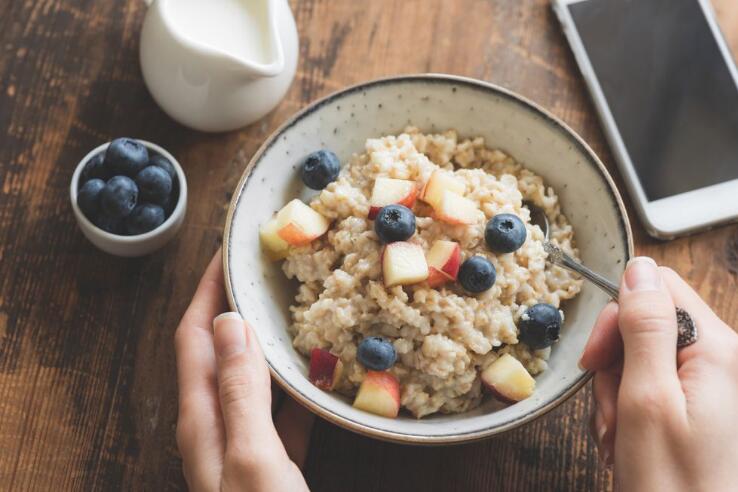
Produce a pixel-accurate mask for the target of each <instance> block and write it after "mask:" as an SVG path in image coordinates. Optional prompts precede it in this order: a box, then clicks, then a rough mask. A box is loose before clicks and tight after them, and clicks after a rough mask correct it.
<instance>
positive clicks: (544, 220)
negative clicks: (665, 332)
mask: <svg viewBox="0 0 738 492" xmlns="http://www.w3.org/2000/svg"><path fill="white" fill-rule="evenodd" d="M523 206H524V207H527V208H528V210H530V222H531V223H532V224H535V225H537V226H538V227H540V228H541V230H542V231H543V235H544V237H545V240H544V242H543V249H544V250H546V253H548V261H550V262H551V263H553V264H554V265H558V266H560V267H562V268H566V269H567V270H571V271H572V272H575V273H578V274H579V275H581V276H582V277H584V278H586V279H587V280H589V281H590V282H592V283H593V284H595V285H596V286H597V287H599V288H600V289H602V290H603V291H605V292H606V293H607V294H608V295H609V296H610V297H611V298H612V299H613V300H614V301H616V302H617V300H618V293H619V292H620V287H618V285H617V284H616V283H614V282H611V281H610V280H608V279H607V278H605V277H603V276H602V275H600V274H599V273H597V272H593V271H592V270H590V269H589V268H587V267H586V266H584V265H582V264H581V263H579V262H578V261H577V260H575V259H574V258H572V257H571V256H569V255H567V254H566V253H564V252H563V251H562V250H561V248H559V247H558V246H556V245H555V244H553V243H552V242H551V241H549V240H548V233H549V226H548V217H546V213H545V212H544V211H543V210H542V209H541V208H540V207H537V206H536V205H533V204H532V203H530V202H523ZM676 318H677V328H678V331H679V335H678V336H677V347H680V348H681V347H686V346H687V345H692V344H693V343H694V342H696V341H697V325H695V323H694V321H693V320H692V317H691V316H690V315H689V313H688V312H687V311H685V310H684V309H682V308H680V307H678V308H676Z"/></svg>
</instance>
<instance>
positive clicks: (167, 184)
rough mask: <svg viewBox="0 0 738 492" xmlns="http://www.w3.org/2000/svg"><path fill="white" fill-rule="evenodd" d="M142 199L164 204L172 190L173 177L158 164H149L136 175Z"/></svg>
mask: <svg viewBox="0 0 738 492" xmlns="http://www.w3.org/2000/svg"><path fill="white" fill-rule="evenodd" d="M136 185H137V186H138V190H139V192H140V193H141V201H143V202H149V203H155V204H157V205H161V206H164V205H166V204H167V202H168V201H169V195H170V194H171V192H172V178H170V177H169V175H168V174H167V172H166V171H165V170H164V169H162V168H160V167H157V166H147V167H145V168H143V170H142V171H141V172H140V173H138V174H137V175H136Z"/></svg>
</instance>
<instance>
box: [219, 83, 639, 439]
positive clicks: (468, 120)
mask: <svg viewBox="0 0 738 492" xmlns="http://www.w3.org/2000/svg"><path fill="white" fill-rule="evenodd" d="M408 124H412V125H414V126H417V127H419V128H420V129H421V130H423V131H426V132H436V131H442V130H446V129H449V128H454V129H456V130H457V131H458V132H459V134H460V135H462V136H477V135H479V136H482V137H484V139H485V141H486V144H487V145H489V146H491V147H498V148H500V149H502V150H504V151H505V152H507V153H509V154H511V155H512V156H514V157H515V158H516V159H517V160H519V161H520V162H522V163H523V164H524V165H525V166H526V167H527V168H528V169H530V170H531V171H533V172H535V173H537V174H539V175H541V176H542V177H543V178H544V180H545V181H546V183H547V185H549V186H552V187H553V188H554V189H555V190H556V192H557V193H558V195H559V197H560V200H561V205H562V207H563V210H564V212H565V213H566V215H567V217H568V218H569V220H570V221H571V223H572V225H573V226H574V228H575V233H576V240H577V244H578V246H579V250H580V253H581V257H582V259H583V261H584V262H585V263H586V264H587V265H589V266H591V267H592V268H594V269H595V270H597V271H599V272H601V273H602V274H604V275H606V276H607V277H609V278H612V279H619V278H620V276H621V274H622V272H623V270H624V266H625V264H626V262H627V260H628V258H629V257H630V256H631V255H632V251H633V245H632V237H631V231H630V226H629V224H628V219H627V215H626V213H625V209H624V206H623V202H622V200H621V198H620V195H619V194H618V191H617V190H616V188H615V185H614V184H613V181H612V179H611V177H610V176H609V175H608V173H607V171H606V170H605V167H604V166H603V164H602V162H600V160H599V159H598V158H597V156H596V155H595V154H594V152H593V151H592V149H590V148H589V147H588V146H587V144H586V143H584V141H583V140H582V139H581V138H580V137H579V136H577V135H576V134H575V133H574V132H573V131H572V130H571V129H570V128H568V127H567V126H566V125H565V124H564V123H562V122H561V121H560V120H559V119H557V118H556V117H554V116H553V115H551V114H550V113H549V112H547V111H545V110H543V109H542V108H540V107H538V106H537V105H536V104H534V103H532V102H530V101H528V100H527V99H525V98H523V97H521V96H519V95H516V94H514V93H512V92H510V91H508V90H506V89H503V88H500V87H497V86H494V85H491V84H488V83H485V82H480V81H476V80H471V79H466V78H460V77H453V76H447V75H418V76H403V77H396V78H390V79H382V80H376V81H372V82H368V83H365V84H361V85H358V86H355V87H351V88H348V89H346V90H343V91H340V92H337V93H335V94H333V95H330V96H328V97H326V98H324V99H322V100H320V101H317V102H315V103H313V104H311V105H310V106H308V107H307V108H305V109H304V110H302V111H301V112H299V113H298V114H297V115H295V116H294V117H292V118H291V119H290V120H289V121H287V122H286V123H285V124H284V125H282V127H281V128H279V129H278V130H277V131H276V132H275V133H274V134H273V135H272V136H271V137H269V139H268V140H267V141H266V142H265V143H264V145H262V147H261V149H259V151H258V152H257V153H256V154H255V155H254V157H253V159H252V160H251V162H250V163H249V165H248V166H247V168H246V170H245V172H244V174H243V177H242V178H241V181H240V182H239V184H238V187H237V189H236V192H235V194H234V196H233V201H232V203H231V207H230V210H229V213H228V218H227V222H226V228H225V237H224V248H225V254H224V267H225V272H226V288H227V292H228V298H229V301H230V303H231V306H232V308H233V309H234V310H237V311H239V312H240V313H241V314H242V315H243V316H244V318H246V319H248V320H249V321H251V323H252V324H253V326H254V327H255V328H256V333H257V335H258V338H259V341H260V342H261V345H262V347H263V348H264V353H265V355H266V358H267V361H268V363H269V366H270V369H271V372H272V375H273V377H274V378H275V379H276V380H277V382H278V383H279V384H280V385H281V386H282V387H283V388H284V389H285V390H286V391H287V393H288V394H289V395H291V396H292V397H293V398H295V399H296V400H298V401H299V402H301V403H302V404H303V405H305V406H306V407H308V408H309V409H310V410H312V411H313V412H315V413H316V414H318V415H319V416H321V417H323V418H325V419H326V420H329V421H331V422H333V423H335V424H337V425H340V426H342V427H345V428H347V429H350V430H352V431H355V432H358V433H361V434H364V435H368V436H372V437H376V438H380V439H385V440H391V441H397V442H405V443H416V444H444V443H457V442H465V441H471V440H475V439H480V438H484V437H487V436H491V435H493V434H497V433H500V432H503V431H506V430H509V429H512V428H515V427H517V426H520V425H522V424H525V423H527V422H530V421H531V420H533V419H535V418H536V417H539V416H541V415H543V414H544V413H546V412H548V411H549V410H551V409H552V408H554V407H555V406H556V405H559V404H560V403H562V402H563V401H564V400H566V399H567V398H568V397H570V396H571V395H572V394H574V393H575V392H576V391H577V390H578V389H579V388H581V387H582V385H584V384H585V382H586V381H587V379H588V374H587V373H585V372H583V371H582V370H580V369H579V368H578V367H577V362H578V360H579V357H580V355H581V353H582V350H583V349H584V345H585V343H586V341H587V338H588V337H589V334H590V331H591V329H592V326H593V324H594V322H595V318H596V317H597V314H598V313H599V311H600V309H601V308H602V307H603V306H604V305H605V304H606V303H607V301H608V297H607V296H606V295H605V294H603V293H602V292H601V291H599V290H598V289H597V288H596V287H594V286H593V285H591V284H588V283H585V284H584V286H583V288H582V292H581V294H580V295H579V296H578V297H577V298H576V299H574V300H572V301H570V302H567V303H566V304H564V306H563V309H564V312H565V314H566V322H565V326H564V328H563V331H562V334H561V340H560V341H559V343H558V344H556V345H555V346H554V347H553V350H552V354H551V359H550V367H549V370H548V371H545V372H544V373H543V374H541V375H539V376H538V377H537V378H536V385H537V387H536V391H535V393H534V394H533V396H531V397H530V398H528V399H526V400H523V401H521V402H519V403H516V404H514V405H510V406H507V407H502V408H500V405H499V404H497V403H495V402H494V400H493V399H492V398H489V399H486V400H485V402H484V403H483V404H482V405H481V406H480V407H478V408H476V409H474V410H472V411H469V412H466V413H461V414H454V415H435V416H430V417H426V418H423V419H420V420H418V419H415V418H413V417H411V416H409V414H404V413H402V412H401V414H400V416H399V417H398V418H396V419H388V418H384V417H379V416H376V415H372V414H370V413H366V412H363V411H361V410H357V409H355V408H353V407H352V406H351V401H349V399H347V398H344V397H342V396H340V395H337V394H335V393H328V392H324V391H321V390H319V389H318V388H316V387H315V386H313V385H312V384H311V383H310V382H309V381H308V379H307V372H308V360H307V359H306V358H305V357H303V356H301V355H300V354H299V353H298V352H297V351H296V350H295V349H294V348H293V347H292V344H291V340H290V335H289V334H288V332H287V327H288V326H289V323H290V312H289V309H288V307H289V305H290V303H291V301H292V300H293V297H294V294H295V292H296V285H295V284H294V283H292V282H291V281H289V280H287V279H286V278H285V276H284V274H283V273H282V270H281V268H280V266H279V264H275V263H271V262H270V261H268V260H267V259H266V258H265V257H264V256H263V255H262V253H261V250H260V246H259V238H258V226H259V224H260V223H263V222H265V221H266V220H267V219H269V218H270V217H271V216H272V214H273V213H274V212H275V211H276V210H278V209H279V208H281V207H282V206H283V205H284V204H285V203H287V201H289V200H290V199H292V198H295V197H296V196H299V197H301V198H303V199H306V198H308V197H309V196H311V195H312V194H313V193H315V192H310V191H309V190H307V189H306V188H305V187H304V186H302V184H301V182H300V178H299V173H298V172H297V169H298V165H299V164H300V160H301V158H302V157H303V156H305V155H306V154H308V153H309V152H311V151H313V150H316V149H318V148H321V147H323V148H328V149H331V150H333V151H334V152H336V154H337V155H338V157H339V158H340V159H341V161H342V162H345V161H346V160H347V159H348V158H349V157H350V156H351V154H353V153H361V152H363V151H364V142H365V140H366V139H367V138H369V137H377V136H381V135H387V134H398V133H400V132H402V130H403V129H404V128H405V126H406V125H408Z"/></svg>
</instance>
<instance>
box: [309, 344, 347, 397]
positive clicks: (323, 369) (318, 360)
mask: <svg viewBox="0 0 738 492" xmlns="http://www.w3.org/2000/svg"><path fill="white" fill-rule="evenodd" d="M342 374H343V362H341V359H339V358H338V357H337V356H335V355H333V354H332V353H330V352H329V351H327V350H326V349H322V348H314V349H313V350H312V351H311V352H310V373H309V374H308V379H309V380H310V382H311V383H313V384H314V385H315V386H317V387H318V388H320V389H322V390H325V391H331V390H333V389H334V388H335V387H336V385H337V384H338V381H339V380H340V379H341V375H342Z"/></svg>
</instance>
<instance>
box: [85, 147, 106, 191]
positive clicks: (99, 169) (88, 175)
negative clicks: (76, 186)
mask: <svg viewBox="0 0 738 492" xmlns="http://www.w3.org/2000/svg"><path fill="white" fill-rule="evenodd" d="M104 162H105V152H100V153H99V154H95V155H94V156H92V157H91V158H90V160H89V161H87V163H86V164H85V167H83V168H82V173H81V174H80V176H79V183H80V185H82V184H84V183H86V182H87V181H89V180H91V179H102V180H103V181H107V180H108V179H110V177H111V176H112V174H110V170H109V169H108V168H107V167H106V166H105V165H104Z"/></svg>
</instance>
